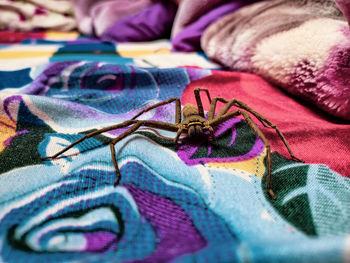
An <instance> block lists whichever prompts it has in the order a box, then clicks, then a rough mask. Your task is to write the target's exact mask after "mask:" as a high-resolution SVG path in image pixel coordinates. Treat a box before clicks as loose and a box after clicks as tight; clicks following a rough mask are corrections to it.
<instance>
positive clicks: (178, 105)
mask: <svg viewBox="0 0 350 263" xmlns="http://www.w3.org/2000/svg"><path fill="white" fill-rule="evenodd" d="M174 101H175V102H176V104H175V124H179V123H180V122H181V103H180V99H179V98H170V99H167V100H164V101H161V102H158V103H156V104H154V105H151V106H149V107H147V108H145V109H143V110H142V111H140V112H139V113H138V114H136V115H135V116H134V117H133V118H132V120H135V119H136V118H138V117H140V116H141V115H142V114H143V113H145V112H148V111H150V110H153V109H155V108H158V107H160V106H163V105H166V104H169V103H172V102H174Z"/></svg>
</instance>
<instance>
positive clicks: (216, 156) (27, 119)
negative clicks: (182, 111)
mask: <svg viewBox="0 0 350 263" xmlns="http://www.w3.org/2000/svg"><path fill="white" fill-rule="evenodd" d="M273 1H274V0H272V1H267V2H271V3H272V2H273ZM78 2H79V1H77V2H76V3H78ZM88 2H89V1H87V2H86V5H87V6H86V10H88V9H89V6H88V5H89V3H88ZM94 2H96V3H97V1H94ZM94 2H92V1H91V3H90V4H93V3H94ZM101 2H103V1H101ZM107 2H108V1H107ZM141 2H142V1H140V2H139V3H140V4H141ZM150 2H151V1H144V2H143V4H145V3H146V4H145V6H143V8H140V9H138V11H137V12H142V11H144V10H151V9H148V8H149V7H150V5H152V4H154V3H153V2H152V3H151V4H150ZM179 2H180V3H179V6H178V7H177V13H176V14H175V17H173V19H174V21H175V22H174V23H175V24H176V23H177V22H176V21H196V19H193V20H191V17H192V14H194V13H195V12H194V13H193V11H194V10H192V13H191V12H184V11H182V12H183V13H182V14H183V15H189V18H181V17H180V18H179V16H180V15H179V14H181V13H180V12H178V11H179V10H180V9H182V10H186V8H185V7H184V6H182V4H183V5H185V3H186V1H182V2H181V1H179ZM232 2H234V1H232ZM255 2H256V1H255ZM255 2H253V1H252V2H250V3H249V5H247V6H245V4H243V5H244V7H243V5H241V6H236V5H235V8H233V5H232V6H231V7H230V8H231V9H230V8H229V9H226V7H227V4H228V3H227V2H226V1H223V2H220V1H217V3H218V4H217V5H214V6H212V7H210V8H209V9H208V10H205V11H203V12H200V14H199V17H200V18H203V20H202V21H201V22H203V21H205V20H206V19H212V18H210V15H209V16H207V15H208V14H209V13H210V12H211V10H214V11H215V12H218V11H217V10H221V11H223V10H226V11H227V10H228V11H227V12H226V11H224V12H221V11H220V12H219V13H217V14H220V15H219V16H218V17H217V19H214V20H208V21H210V22H205V23H203V25H204V26H203V27H198V28H200V32H202V33H198V31H196V32H197V33H196V34H195V35H196V37H195V38H193V40H194V42H186V41H187V40H186V41H185V40H184V42H183V43H185V42H186V43H190V44H189V45H188V47H191V48H189V49H188V50H192V52H186V53H184V52H179V51H176V52H175V51H174V49H176V48H174V44H173V42H172V40H175V39H176V37H173V38H171V39H169V40H167V39H156V40H155V41H149V39H148V40H146V39H142V37H141V38H140V39H138V40H140V41H141V40H143V42H142V41H141V42H132V43H131V42H125V43H124V42H120V41H119V42H118V41H116V40H115V39H113V37H112V38H111V39H110V40H109V41H108V42H107V41H105V39H103V37H102V36H103V34H102V35H100V36H97V35H95V33H94V30H93V27H94V23H95V22H96V21H93V20H90V21H89V22H88V23H87V25H88V24H89V23H90V25H89V26H87V30H88V31H87V32H90V33H88V34H89V35H81V34H80V33H79V32H75V31H70V32H56V31H50V30H46V31H30V32H14V31H10V30H3V31H0V41H1V43H2V44H1V45H0V105H1V107H0V140H1V143H0V262H16V263H17V262H26V263H30V262H40V261H42V262H327V263H328V262H350V245H349V244H350V239H349V233H350V228H349V224H348V222H349V219H350V205H349V204H350V179H349V177H350V172H349V169H348V167H349V165H350V155H349V153H350V138H349V136H348V134H349V122H348V120H347V118H339V117H344V116H339V117H335V116H333V115H332V114H333V113H332V112H330V113H327V110H325V109H324V108H322V107H319V106H315V105H317V104H316V103H315V102H313V104H310V103H308V102H306V101H310V98H309V97H306V98H304V96H303V94H298V96H299V99H297V98H296V97H295V96H294V94H295V93H293V92H291V91H290V90H288V92H287V91H286V90H285V87H284V86H283V85H276V82H274V81H273V79H271V78H268V77H266V75H264V74H260V72H254V71H253V70H245V71H248V72H242V71H243V69H242V70H238V69H237V70H234V69H233V68H226V67H224V66H225V65H224V66H223V65H222V64H218V63H216V62H214V61H213V60H210V59H209V58H208V56H209V57H213V56H212V53H210V52H208V49H207V46H206V43H209V42H210V43H213V41H212V40H213V39H214V38H215V37H217V38H216V39H218V36H220V37H222V34H221V33H222V32H221V31H220V30H217V36H215V34H214V33H213V28H214V27H217V25H218V23H223V21H224V22H225V23H226V22H229V21H228V20H227V17H231V16H234V15H237V16H239V15H242V13H241V12H246V11H247V10H255V9H254V8H256V7H257V6H262V5H263V4H266V3H265V2H266V1H259V2H257V3H255ZM285 2H286V1H285ZM80 4H81V3H80ZM105 4H106V3H105ZM135 4H136V2H135ZM187 4H188V3H187ZM229 4H230V3H229ZM337 5H339V7H340V9H337V6H335V5H333V4H332V5H331V7H332V8H333V9H332V10H334V12H336V14H337V16H336V18H333V17H332V18H331V22H332V23H335V24H336V25H341V26H342V28H343V29H344V30H347V29H346V22H345V18H344V17H342V16H341V14H340V13H337V12H340V11H339V10H342V11H343V12H344V14H346V12H345V11H344V10H346V9H345V8H346V5H344V3H343V5H342V2H341V1H339V2H338V3H337ZM277 6H278V5H277ZM294 7H295V6H294V5H291V6H290V9H291V10H295V9H294ZM220 8H222V9H220ZM251 8H252V9H251ZM286 9H288V8H286ZM80 10H81V11H82V12H85V11H84V10H83V8H81V9H80ZM327 10H329V9H327ZM214 11H213V12H214ZM272 11H273V10H272ZM137 12H136V11H135V13H134V14H132V15H131V16H130V17H135V16H133V15H135V14H137ZM85 14H87V13H85ZM89 14H91V13H89ZM130 17H129V18H130ZM208 17H209V18H208ZM139 18H140V17H139ZM121 19H126V18H125V17H124V18H121ZM199 20H200V19H199ZM199 20H198V21H199ZM79 21H81V20H79V19H77V23H78V28H79V27H80V28H81V25H79ZM109 21H110V22H111V23H110V25H113V23H118V21H120V19H119V17H118V18H117V20H115V21H111V20H109ZM130 21H131V22H132V21H136V20H129V22H130ZM131 22H130V23H131ZM194 23H196V22H194ZM230 23H231V22H230ZM131 24H132V23H131ZM131 24H129V25H131ZM302 24H303V25H304V24H307V22H305V23H302ZM96 25H97V26H99V24H98V23H97V24H96ZM138 25H140V24H138ZM183 25H185V26H184V27H179V28H181V29H179V31H178V33H176V34H175V33H173V35H171V34H172V33H171V32H168V33H169V35H171V36H175V35H179V34H181V32H185V30H186V29H188V28H189V29H191V26H192V25H193V24H192V22H191V23H187V22H186V23H184V24H183ZM188 25H189V27H187V26H188ZM253 25H254V24H251V26H253ZM101 26H102V27H104V25H101ZM173 26H174V24H173ZM247 26H248V25H247ZM192 28H195V26H194V27H192ZM264 28H265V27H261V30H262V31H263V30H264ZM171 29H172V28H170V29H168V30H170V31H171ZM219 29H224V27H222V28H220V27H219ZM258 29H259V30H260V27H256V28H255V29H254V30H258ZM89 30H90V31H89ZM113 32H114V33H115V31H113ZM120 32H125V31H120ZM188 32H190V31H188ZM193 32H194V31H193ZM244 32H248V33H249V32H250V29H247V30H246V31H244ZM286 32H288V30H287V31H286ZM334 32H335V33H336V34H338V33H339V32H338V30H335V31H334ZM157 34H158V33H157ZM209 35H210V37H213V38H210V39H209ZM198 36H200V37H199V38H198ZM240 36H241V35H240ZM232 37H233V35H227V37H226V39H224V38H223V37H222V40H225V41H232ZM159 38H160V37H159ZM179 39H180V38H179ZM184 39H185V38H184ZM209 40H210V41H209ZM199 41H201V43H202V47H203V50H204V51H205V53H203V52H202V51H201V50H198V49H196V48H195V47H197V48H198V44H199ZM206 41H208V42H206ZM246 41H247V43H248V44H249V43H251V39H250V38H249V37H248V38H247V39H246ZM178 43H179V42H178ZM277 43H279V42H277ZM327 43H328V42H327ZM346 43H347V42H344V45H345V44H346ZM242 44H244V41H243V40H242ZM248 44H247V45H248ZM220 45H221V44H220ZM185 46H187V44H184V47H185ZM208 46H209V45H208ZM276 46H277V45H276ZM210 47H211V48H214V51H215V52H217V50H218V47H215V45H213V46H210ZM221 47H222V48H223V50H225V45H223V44H222V45H221ZM180 49H181V48H180ZM183 51H185V50H183ZM239 51H240V49H239ZM286 51H288V49H286ZM215 52H214V53H215ZM215 54H217V53H215ZM229 55H231V53H228V56H229ZM213 58H214V57H213ZM227 59H229V57H227ZM230 59H232V58H230ZM216 61H220V60H219V59H216ZM221 62H223V61H221ZM226 66H227V65H226ZM345 75H346V74H343V75H337V77H336V81H335V84H334V86H336V87H338V86H337V85H336V84H337V83H338V82H344V83H346V81H347V80H346V79H344V78H345V77H344V78H343V77H342V76H345ZM303 77H304V75H303V74H301V76H300V78H301V79H302V80H303ZM302 80H301V81H302ZM196 88H203V89H208V91H209V93H210V96H211V98H214V97H223V98H225V99H227V100H229V99H232V98H236V99H238V100H240V101H242V102H244V103H246V104H247V105H248V106H250V107H251V108H253V109H254V110H255V111H256V112H258V113H259V114H261V115H263V116H264V117H266V118H267V119H268V120H269V121H271V122H272V123H273V124H276V125H277V127H278V128H279V129H280V130H281V131H282V133H283V134H284V136H285V137H286V139H287V141H288V143H289V145H290V147H291V150H292V152H293V154H294V155H295V156H296V157H298V158H300V159H302V160H304V162H296V161H293V160H292V158H290V155H289V153H288V151H287V149H286V147H285V145H284V144H283V143H282V141H281V139H280V137H279V136H278V134H277V133H276V131H275V129H271V128H268V127H264V125H263V123H260V122H259V120H258V119H256V118H255V117H254V116H253V115H252V118H253V120H254V122H255V123H256V124H257V125H258V126H259V128H260V129H261V131H262V133H263V134H264V136H265V137H266V138H267V140H268V142H269V143H270V144H271V149H272V181H271V186H272V189H273V190H274V192H275V194H276V199H275V200H274V199H272V198H271V197H270V196H269V194H268V192H267V190H266V177H267V160H266V153H267V147H266V145H265V144H264V143H263V140H262V139H261V137H260V136H257V134H256V133H255V132H253V131H252V129H250V127H249V125H248V124H247V121H245V120H244V118H243V117H242V116H238V117H236V118H232V119H229V120H227V121H225V122H224V123H222V124H221V125H219V126H217V127H214V134H215V136H216V140H215V141H211V142H209V141H208V140H206V139H205V138H204V139H201V140H199V141H196V142H195V141H189V140H186V138H184V139H183V140H182V142H181V143H179V144H178V145H175V144H174V143H173V141H172V139H173V138H174V137H175V135H176V133H173V132H168V131H164V130H154V129H150V128H146V127H142V128H140V129H138V130H137V131H135V132H133V133H132V134H131V135H129V136H128V137H126V138H125V139H123V140H122V141H120V142H118V143H117V144H116V145H115V146H114V148H115V152H116V158H117V161H118V165H119V168H120V172H121V181H120V183H119V185H117V186H116V187H115V186H114V185H113V184H114V182H115V180H116V172H115V168H114V166H113V162H112V157H111V150H110V145H109V144H110V142H111V141H112V140H113V139H114V138H116V137H117V136H119V135H121V134H122V133H123V132H126V131H127V129H128V128H123V129H116V130H110V131H108V132H105V133H102V134H98V135H96V136H94V137H91V138H88V139H86V140H84V141H83V142H82V143H80V144H77V145H75V146H74V147H73V148H72V149H70V150H69V151H67V152H66V153H65V154H63V155H62V156H60V157H59V158H55V159H47V160H42V159H41V157H45V156H52V155H53V154H55V153H57V152H58V151H60V150H62V149H63V148H64V147H66V146H68V145H70V144H71V143H72V142H74V141H76V140H78V139H79V138H81V137H83V136H84V135H86V134H88V133H90V132H92V131H95V130H98V129H101V128H104V127H108V126H111V125H114V124H117V123H122V122H124V121H126V120H130V119H131V118H133V117H134V116H135V115H136V114H137V113H139V112H140V111H142V110H143V109H145V108H147V107H149V106H151V105H154V104H156V103H159V102H161V101H164V100H167V99H169V98H173V97H176V98H179V99H180V100H181V105H182V106H184V105H186V104H188V103H191V104H194V105H196V103H197V102H196V98H195V95H194V90H195V89H196ZM291 88H293V86H291ZM331 90H332V89H331ZM201 95H202V96H201V100H202V102H203V106H204V110H205V112H206V113H207V112H208V110H209V106H210V103H209V101H208V98H207V97H206V95H205V94H204V93H203V94H202V93H201ZM344 96H345V95H344ZM300 98H301V99H300ZM222 107H223V104H222V103H220V104H218V106H217V108H218V109H217V111H216V112H218V111H219V110H220V109H221V108H222ZM139 119H144V120H156V121H162V122H170V123H174V121H175V103H171V104H166V105H164V106H162V107H157V108H155V109H153V110H151V111H148V112H146V113H144V114H143V115H141V116H140V117H139Z"/></svg>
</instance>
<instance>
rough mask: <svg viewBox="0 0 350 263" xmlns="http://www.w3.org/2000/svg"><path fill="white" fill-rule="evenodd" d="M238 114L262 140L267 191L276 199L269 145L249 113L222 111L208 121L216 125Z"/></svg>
mask: <svg viewBox="0 0 350 263" xmlns="http://www.w3.org/2000/svg"><path fill="white" fill-rule="evenodd" d="M239 115H242V116H243V117H244V119H245V121H246V122H247V123H248V125H249V127H250V128H251V129H252V130H253V131H254V132H255V134H257V135H258V136H259V137H260V138H261V140H262V141H263V143H264V145H265V147H266V158H267V181H266V188H267V192H268V193H269V195H270V196H271V198H272V199H276V195H275V193H274V192H273V190H272V188H271V173H272V166H271V146H270V143H269V141H268V140H267V139H266V137H265V135H264V134H263V132H262V131H261V130H260V129H259V127H258V126H257V125H256V123H255V122H254V121H253V120H252V118H251V117H250V115H249V114H248V113H247V112H245V111H242V110H235V111H231V112H229V113H224V114H222V115H221V116H220V118H215V119H214V120H211V121H209V124H210V125H213V126H216V125H219V124H221V123H223V122H225V121H226V120H229V119H231V118H234V117H237V116H239Z"/></svg>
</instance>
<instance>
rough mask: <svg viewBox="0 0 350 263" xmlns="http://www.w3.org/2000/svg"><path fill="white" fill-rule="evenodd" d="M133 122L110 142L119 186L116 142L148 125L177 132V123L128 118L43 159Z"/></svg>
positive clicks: (94, 132) (115, 184) (119, 176)
mask: <svg viewBox="0 0 350 263" xmlns="http://www.w3.org/2000/svg"><path fill="white" fill-rule="evenodd" d="M132 124H134V125H133V126H132V127H131V128H130V129H128V130H127V131H125V132H124V133H122V134H120V135H119V136H118V137H116V138H115V139H113V140H112V141H111V142H110V149H111V154H112V161H113V165H114V168H115V171H116V174H117V178H116V181H115V183H114V186H117V185H118V184H119V181H120V178H121V174H120V171H119V167H118V164H117V159H116V156H115V149H114V146H115V144H116V143H117V142H119V141H120V140H122V139H124V138H125V137H127V136H129V135H130V134H131V133H133V132H134V131H136V130H137V129H138V128H139V127H141V126H146V127H151V128H157V129H163V130H167V131H172V132H175V131H177V130H178V127H177V125H175V124H171V123H166V122H158V121H149V120H128V121H125V122H123V123H119V124H116V125H112V126H109V127H106V128H103V129H99V130H96V131H93V132H90V133H88V134H86V135H85V136H83V137H81V138H80V139H78V140H76V141H75V142H73V143H71V144H70V145H68V146H67V147H65V148H64V149H62V150H61V151H59V152H58V153H56V154H55V155H53V156H47V157H41V159H42V160H45V159H55V158H56V157H58V156H59V155H60V154H62V153H64V152H66V151H67V150H69V149H70V148H72V147H73V146H75V145H77V144H78V143H80V142H82V141H83V140H85V139H88V138H90V137H92V136H95V135H98V134H101V133H104V132H107V131H111V130H117V129H121V128H125V127H128V126H130V125H132Z"/></svg>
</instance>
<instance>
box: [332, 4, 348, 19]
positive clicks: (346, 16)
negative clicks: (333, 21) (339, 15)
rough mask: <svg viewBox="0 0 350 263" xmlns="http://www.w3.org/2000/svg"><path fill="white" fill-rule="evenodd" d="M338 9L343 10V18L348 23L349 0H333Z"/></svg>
mask: <svg viewBox="0 0 350 263" xmlns="http://www.w3.org/2000/svg"><path fill="white" fill-rule="evenodd" d="M334 2H335V3H336V4H337V5H338V7H339V9H340V10H341V11H342V12H343V14H344V16H345V18H346V19H347V20H348V23H349V24H350V1H349V0H334Z"/></svg>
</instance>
